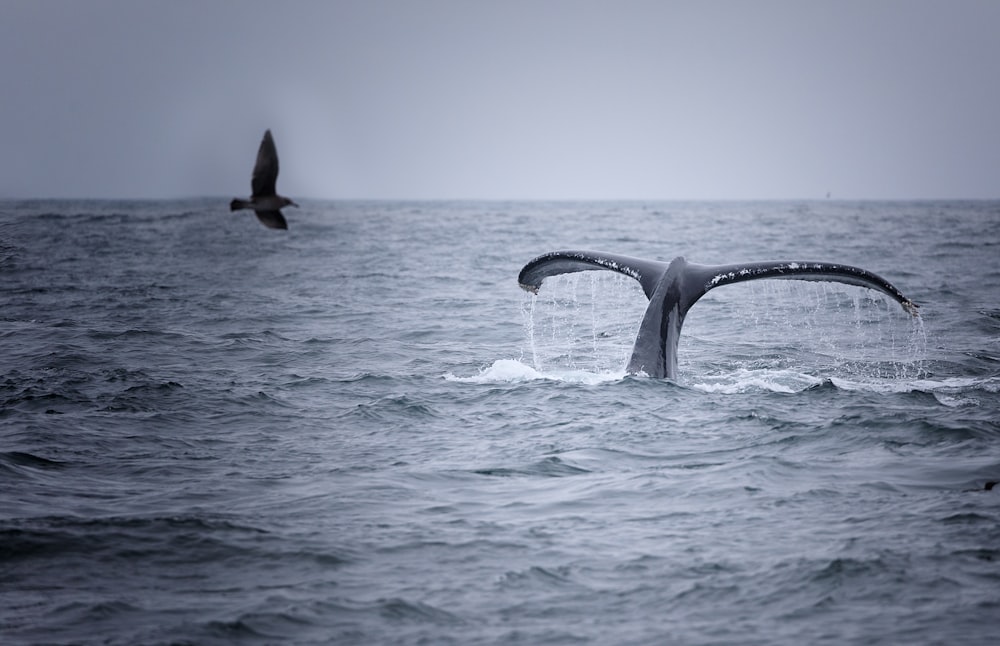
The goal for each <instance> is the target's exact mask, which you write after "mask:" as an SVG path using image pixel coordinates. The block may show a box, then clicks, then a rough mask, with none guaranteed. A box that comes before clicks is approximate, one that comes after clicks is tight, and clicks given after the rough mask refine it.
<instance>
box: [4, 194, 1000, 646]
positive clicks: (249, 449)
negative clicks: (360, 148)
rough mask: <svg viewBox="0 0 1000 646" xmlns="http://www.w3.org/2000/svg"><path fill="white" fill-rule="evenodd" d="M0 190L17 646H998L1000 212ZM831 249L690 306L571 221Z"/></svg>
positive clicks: (602, 237)
mask: <svg viewBox="0 0 1000 646" xmlns="http://www.w3.org/2000/svg"><path fill="white" fill-rule="evenodd" d="M225 206H226V205H225V200H219V201H212V200H193V201H173V202H72V201H53V202H45V201H39V202H2V203H0V273H2V276H3V281H2V282H0V304H2V308H0V351H2V352H0V354H2V356H3V358H4V359H3V365H2V366H0V371H2V372H0V438H2V442H0V641H3V643H5V644H36V643H66V644H69V643H73V644H91V643H93V644H97V643H101V644H106V643H110V644H134V643H149V644H160V643H162V644H166V643H197V644H206V643H208V644H211V643H220V644H222V643H233V642H237V643H239V642H247V643H301V644H310V643H357V644H369V643H455V644H492V643H513V642H522V643H532V644H547V643H594V644H598V643H600V644H603V643H624V644H647V643H671V642H672V643H687V644H711V643H736V642H738V643H751V644H753V643H757V644H776V643H777V644H800V643H838V644H840V643H861V642H863V643H869V642H889V643H950V644H954V643H959V644H962V643H966V644H979V643H989V642H990V641H991V640H992V639H993V637H994V635H995V634H996V632H997V628H998V627H1000V620H998V619H997V617H1000V613H998V612H997V609H998V607H1000V592H998V591H1000V565H998V563H1000V558H998V557H1000V554H998V548H997V545H998V544H1000V522H998V521H1000V498H998V493H997V492H996V491H985V490H984V485H985V483H986V482H988V481H992V480H998V479H1000V451H998V448H997V446H998V439H1000V425H998V421H997V420H998V419H1000V415H998V412H1000V350H998V345H997V339H998V338H1000V310H998V309H997V302H1000V298H998V296H1000V293H998V291H997V287H996V286H997V285H998V284H1000V270H998V268H997V264H996V257H995V256H996V249H997V248H998V246H1000V204H997V203H996V202H896V203H876V202H857V203H852V202H836V201H825V202H769V203H764V202H747V203H742V202H725V203H701V202H694V203H637V202H636V203H569V202H554V203H526V202H521V203H502V202H444V203H435V202H415V203H400V202H312V203H305V204H304V205H303V208H301V209H298V210H292V212H290V213H288V214H287V215H288V220H289V226H290V230H289V231H288V232H287V233H277V232H273V231H268V230H265V229H264V228H263V227H261V226H260V225H259V224H258V223H257V222H256V219H255V218H254V217H253V215H252V214H245V213H244V214H230V213H228V212H227V211H226V210H225ZM572 248H577V249H595V250H604V251H609V252H615V253H622V254H628V255H632V256H639V257H648V258H658V259H661V260H670V259H671V258H673V257H675V256H678V255H684V256H685V257H687V258H688V260H690V261H692V262H700V263H728V262H737V261H743V260H746V261H754V260H777V259H788V260H823V261H834V262H842V263H847V264H853V265H858V266H861V267H865V268H867V269H870V270H872V271H874V272H876V273H878V274H879V275H881V276H883V277H884V278H886V279H887V280H889V281H890V282H892V283H893V284H894V285H896V286H897V287H899V288H900V289H901V290H902V292H903V293H904V294H906V295H907V296H908V297H910V298H912V299H913V300H914V301H916V302H917V303H919V304H920V305H921V318H919V319H914V318H912V317H910V316H909V315H907V314H906V313H905V312H903V311H902V309H901V308H900V307H899V306H898V304H896V303H895V302H894V301H891V300H889V299H885V298H883V297H882V296H881V295H879V294H875V293H873V292H871V291H869V290H865V289H861V288H855V287H851V286H846V285H840V284H833V283H812V282H795V281H758V282H749V283H742V284H739V285H732V286H726V287H720V288H719V289H716V290H713V291H712V292H710V293H709V294H708V295H706V297H704V298H703V299H702V300H701V301H699V302H698V303H697V304H696V305H695V306H694V307H693V308H692V309H691V311H690V313H689V315H688V317H687V320H686V322H685V324H684V329H683V333H682V336H681V342H680V348H679V360H680V378H679V379H678V381H677V382H673V381H667V380H653V379H647V378H643V377H633V376H626V375H625V374H624V369H625V365H626V363H627V361H628V357H629V354H630V352H631V345H632V342H633V341H634V338H635V332H636V329H637V328H638V324H639V321H640V319H641V317H642V314H643V312H644V310H645V306H646V300H645V297H644V296H643V294H642V290H641V288H640V287H639V285H638V283H636V282H635V281H634V280H632V279H630V278H628V277H625V276H621V275H617V274H613V273H611V272H583V273H578V274H571V275H565V276H559V277H555V278H552V279H547V280H546V281H545V283H544V285H543V286H542V288H541V290H540V291H539V293H538V294H537V295H532V294H528V293H526V292H524V291H522V290H520V289H519V288H518V286H517V280H516V279H517V274H518V271H519V269H520V268H521V266H522V265H523V264H524V263H526V262H527V261H528V260H530V259H531V258H533V257H534V256H536V255H539V254H541V253H544V252H547V251H552V250H556V249H572Z"/></svg>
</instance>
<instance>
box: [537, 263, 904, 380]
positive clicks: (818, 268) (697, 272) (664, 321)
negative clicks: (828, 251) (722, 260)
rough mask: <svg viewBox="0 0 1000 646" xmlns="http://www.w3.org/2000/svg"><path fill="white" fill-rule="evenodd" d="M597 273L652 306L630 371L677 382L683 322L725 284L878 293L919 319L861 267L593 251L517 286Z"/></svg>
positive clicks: (542, 267) (544, 266)
mask: <svg viewBox="0 0 1000 646" xmlns="http://www.w3.org/2000/svg"><path fill="white" fill-rule="evenodd" d="M595 269H605V270H609V271H616V272H618V273H621V274H625V275H626V276H630V277H632V278H634V279H636V280H637V281H639V284H641V285H642V291H643V292H644V293H645V294H646V298H648V299H649V306H648V307H647V308H646V313H645V314H644V315H643V319H642V323H641V324H640V326H639V333H638V335H637V336H636V340H635V344H634V345H633V348H632V356H631V358H630V359H629V364H628V368H627V371H628V373H629V374H645V375H648V376H650V377H655V378H667V379H676V378H677V346H678V342H679V340H680V332H681V327H682V326H683V324H684V317H685V316H686V315H687V312H688V310H689V309H691V306H693V305H694V304H695V303H696V302H698V299H700V298H701V297H702V296H704V295H705V294H707V293H708V292H709V291H710V290H712V289H715V288H716V287H720V286H722V285H731V284H733V283H738V282H743V281H747V280H759V279H765V278H772V279H786V280H818V281H833V282H840V283H847V284H849V285H855V286H859V287H865V288H868V289H874V290H876V291H880V292H882V293H884V294H886V295H888V296H889V297H891V298H892V299H894V300H895V301H896V302H898V303H899V304H900V305H901V306H902V307H903V309H904V310H905V311H906V312H907V313H909V314H911V315H913V316H919V312H918V305H917V304H916V303H914V302H913V301H911V300H910V299H909V298H907V297H905V296H904V295H903V294H902V292H900V291H899V290H898V289H896V287H895V286H894V285H892V284H891V283H890V282H889V281H887V280H885V279H884V278H882V277H881V276H878V275H876V274H874V273H872V272H870V271H868V270H867V269H861V268H860V267H853V266H851V265H842V264H836V263H824V262H803V261H771V262H752V263H736V264H729V265H698V264H694V263H688V262H687V261H686V260H684V258H681V257H678V258H675V259H674V260H673V261H672V262H670V263H669V264H668V263H665V262H661V261H656V260H644V259H641V258H633V257H630V256H622V255H618V254H608V253H602V252H594V251H555V252H552V253H547V254H544V255H541V256H538V257H537V258H535V259H534V260H531V261H530V262H528V264H526V265H525V266H524V267H523V268H522V269H521V272H520V274H519V275H518V284H519V285H520V286H521V287H522V288H523V289H525V290H527V291H530V292H532V293H535V294H537V293H538V289H539V288H540V287H541V285H542V282H543V281H544V280H545V279H546V278H547V277H549V276H555V275H558V274H565V273H571V272H577V271H587V270H595Z"/></svg>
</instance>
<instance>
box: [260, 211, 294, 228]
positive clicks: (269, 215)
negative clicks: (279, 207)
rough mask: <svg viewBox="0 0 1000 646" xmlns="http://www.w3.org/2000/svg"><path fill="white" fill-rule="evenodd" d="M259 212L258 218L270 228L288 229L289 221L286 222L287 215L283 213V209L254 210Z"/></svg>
mask: <svg viewBox="0 0 1000 646" xmlns="http://www.w3.org/2000/svg"><path fill="white" fill-rule="evenodd" d="M254 213H256V214H257V219H258V220H260V223H261V224H263V225H264V226H265V227H267V228H268V229H287V228H288V223H287V222H285V216H283V215H282V214H281V211H254Z"/></svg>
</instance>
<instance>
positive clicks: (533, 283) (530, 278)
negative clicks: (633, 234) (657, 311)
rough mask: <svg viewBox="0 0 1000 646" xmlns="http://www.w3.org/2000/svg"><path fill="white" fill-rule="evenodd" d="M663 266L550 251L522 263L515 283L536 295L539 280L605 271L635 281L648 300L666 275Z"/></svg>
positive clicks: (598, 253)
mask: <svg viewBox="0 0 1000 646" xmlns="http://www.w3.org/2000/svg"><path fill="white" fill-rule="evenodd" d="M667 266H668V265H667V263H665V262H660V261H657V260H644V259H642V258H633V257H631V256H620V255H618V254H612V253H603V252H601V251H553V252H551V253H547V254H543V255H541V256H538V257H537V258H535V259H534V260H532V261H531V262H529V263H528V264H526V265H525V266H524V267H523V268H522V269H521V273H520V274H518V277H517V283H518V284H519V285H520V286H521V289H525V290H527V291H529V292H532V293H534V294H537V293H538V288H539V287H541V286H542V281H543V280H545V279H546V278H547V277H549V276H556V275H558V274H569V273H572V272H576V271H587V270H588V269H607V270H610V271H617V272H618V273H620V274H625V275H626V276H630V277H632V278H635V279H636V280H637V281H639V284H640V285H642V291H643V292H645V293H646V298H650V297H651V296H652V295H653V292H654V291H656V285H657V283H659V282H660V279H661V278H663V274H665V273H666V271H667Z"/></svg>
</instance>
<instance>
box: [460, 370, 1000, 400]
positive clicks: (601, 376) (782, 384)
mask: <svg viewBox="0 0 1000 646" xmlns="http://www.w3.org/2000/svg"><path fill="white" fill-rule="evenodd" d="M444 378H445V379H446V380H448V381H452V382H457V383H466V384H516V383H531V382H562V383H568V384H581V385H587V386H596V385H601V384H612V383H619V382H623V381H628V380H633V379H635V380H640V381H646V379H645V378H644V377H632V376H630V375H627V374H625V372H624V370H621V371H613V372H598V371H589V370H580V369H570V368H565V369H545V370H538V369H536V368H534V367H532V366H530V365H528V364H525V363H522V362H521V361H519V360H516V359H497V360H496V361H494V362H493V363H492V364H491V365H490V366H488V367H486V368H483V369H482V370H480V372H479V374H476V375H471V376H467V377H462V376H456V375H455V374H453V373H446V374H445V375H444ZM678 385H679V386H680V387H682V388H687V389H691V390H696V391H700V392H703V393H712V394H723V395H735V394H745V393H755V392H758V393H779V394H793V393H801V392H806V391H812V390H816V389H822V388H834V389H836V390H840V391H845V392H854V391H860V392H868V393H875V394H907V393H928V394H932V395H934V397H936V398H937V400H938V401H939V403H941V404H942V405H945V406H948V407H963V406H975V405H979V403H980V400H979V399H978V398H977V397H976V396H975V395H977V394H983V395H986V396H989V395H996V394H997V393H1000V377H948V378H943V379H939V380H935V379H929V378H896V377H891V376H889V377H874V376H866V375H858V376H819V375H815V374H811V373H807V372H802V371H799V370H794V369H791V368H777V367H766V368H738V369H734V370H731V371H729V372H719V373H717V374H712V375H698V376H692V377H690V378H688V379H686V380H683V381H682V382H681V383H680V384H678Z"/></svg>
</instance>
